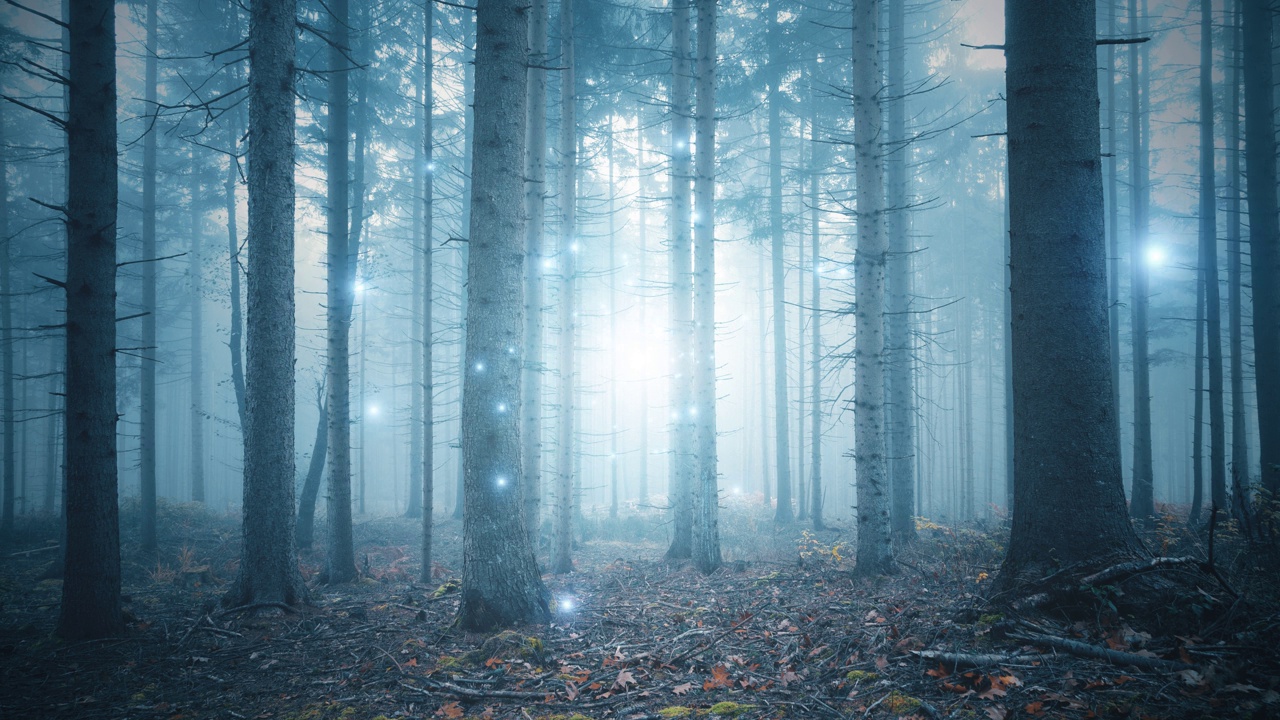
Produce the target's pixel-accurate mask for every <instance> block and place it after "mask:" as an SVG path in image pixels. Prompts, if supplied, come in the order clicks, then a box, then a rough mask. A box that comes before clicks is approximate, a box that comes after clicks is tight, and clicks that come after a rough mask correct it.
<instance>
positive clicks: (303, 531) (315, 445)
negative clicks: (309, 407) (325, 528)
mask: <svg viewBox="0 0 1280 720" xmlns="http://www.w3.org/2000/svg"><path fill="white" fill-rule="evenodd" d="M316 408H317V409H318V410H319V411H320V413H319V416H318V419H317V420H316V436H315V440H314V441H313V442H312V444H311V461H310V462H309V463H308V465H307V475H306V477H305V478H303V480H302V497H301V498H300V499H299V500H298V525H297V532H296V533H295V537H297V539H298V547H299V548H303V549H306V550H310V549H311V546H312V544H313V543H314V542H315V519H316V497H317V496H318V495H319V494H320V481H321V480H323V479H324V466H325V460H326V459H327V457H328V455H329V402H328V400H327V398H326V393H325V390H324V386H323V385H320V386H319V387H317V388H316Z"/></svg>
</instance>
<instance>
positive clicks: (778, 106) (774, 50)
mask: <svg viewBox="0 0 1280 720" xmlns="http://www.w3.org/2000/svg"><path fill="white" fill-rule="evenodd" d="M778 2H779V0H769V66H768V67H769V257H770V260H771V266H772V271H773V275H772V284H771V288H772V296H773V407H774V414H773V428H774V438H775V441H776V443H777V451H776V452H775V453H774V459H775V460H776V461H777V478H778V507H777V510H776V511H775V512H774V515H773V520H774V522H777V523H783V524H786V523H790V522H791V521H792V520H794V519H795V517H794V514H793V513H792V511H791V421H790V414H791V404H790V402H789V400H788V399H787V297H786V296H787V272H786V248H787V238H786V235H785V233H784V232H783V229H782V47H781V45H782V42H781V37H780V36H781V35H782V31H781V27H780V26H779V24H778ZM801 304H802V305H803V303H801Z"/></svg>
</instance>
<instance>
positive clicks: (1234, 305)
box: [1224, 0, 1251, 521]
mask: <svg viewBox="0 0 1280 720" xmlns="http://www.w3.org/2000/svg"><path fill="white" fill-rule="evenodd" d="M1230 7H1231V12H1230V13H1229V14H1228V17H1229V18H1231V22H1230V24H1229V25H1228V26H1227V27H1228V31H1229V32H1230V33H1231V45H1230V47H1231V50H1230V54H1229V55H1228V56H1227V85H1228V90H1227V97H1228V98H1229V99H1228V101H1227V105H1226V107H1227V108H1229V110H1228V111H1227V112H1225V113H1224V115H1225V116H1226V123H1227V258H1228V259H1227V323H1228V332H1229V333H1230V338H1231V339H1230V342H1231V507H1232V512H1233V513H1234V515H1235V517H1236V518H1237V519H1238V520H1241V521H1243V520H1245V519H1246V517H1247V515H1248V512H1249V501H1250V485H1251V481H1250V476H1249V433H1248V420H1247V415H1246V414H1245V413H1246V411H1247V409H1246V407H1245V384H1244V321H1243V320H1244V318H1243V297H1242V293H1241V284H1242V283H1241V281H1242V278H1241V275H1242V274H1243V272H1242V265H1243V263H1242V262H1241V256H1242V255H1243V254H1244V252H1245V249H1244V245H1243V243H1241V241H1240V198H1241V192H1240V181H1241V176H1240V49H1241V47H1240V46H1241V38H1240V19H1241V15H1242V13H1241V0H1234V1H1233V2H1232V3H1231V5H1230Z"/></svg>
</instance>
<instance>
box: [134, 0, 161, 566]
mask: <svg viewBox="0 0 1280 720" xmlns="http://www.w3.org/2000/svg"><path fill="white" fill-rule="evenodd" d="M157 5H158V0H147V20H146V32H147V37H146V56H147V58H146V61H145V64H144V65H145V68H144V71H143V72H144V75H145V79H144V80H143V85H144V89H143V93H144V96H145V103H146V111H147V114H148V115H152V114H153V113H154V112H155V109H156V76H157V67H156V61H157V53H158V52H159V46H158V44H157V40H156V24H157V18H156V14H157ZM153 119H154V118H153ZM156 135H157V128H156V127H155V125H154V123H152V127H151V128H150V129H149V130H148V132H147V134H146V135H144V136H143V138H142V258H141V259H142V312H143V316H142V338H141V339H142V348H143V349H142V351H141V352H139V353H138V355H139V363H140V370H141V372H140V375H141V383H140V384H141V387H140V391H139V396H140V402H141V408H140V411H139V414H138V419H139V427H138V433H139V436H140V437H139V456H140V461H139V468H138V474H139V487H140V494H141V497H140V500H139V505H140V507H139V510H140V515H141V517H140V521H141V523H140V527H139V530H140V535H141V537H140V542H141V545H142V548H141V549H142V552H143V554H144V555H150V554H153V553H155V550H156V354H157V350H158V349H157V348H156V314H157V313H158V312H159V310H160V308H159V307H157V305H156V260H155V258H156Z"/></svg>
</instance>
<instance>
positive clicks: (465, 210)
mask: <svg viewBox="0 0 1280 720" xmlns="http://www.w3.org/2000/svg"><path fill="white" fill-rule="evenodd" d="M461 24H462V45H463V53H462V57H463V65H462V95H463V123H462V125H463V127H462V222H461V226H462V229H463V232H469V231H470V228H471V212H472V197H471V188H472V180H473V178H474V177H475V170H474V168H473V167H472V166H473V165H474V162H475V134H476V112H475V95H476V83H475V76H476V72H475V68H476V65H475V58H476V16H475V15H474V14H472V11H471V10H470V9H463V10H462V20H461ZM470 258H471V243H470V242H465V243H462V249H461V251H460V253H459V257H458V261H459V263H460V264H461V268H460V270H461V273H460V275H461V278H462V285H461V287H459V288H458V323H459V325H460V326H461V328H462V337H463V338H464V340H463V347H462V348H461V349H460V351H459V352H458V377H462V378H465V377H466V376H467V350H466V347H465V345H466V341H465V338H466V336H467V322H468V320H469V316H468V314H467V309H468V301H469V298H470V297H471V286H470V285H469V284H468V283H467V282H466V278H467V277H468V276H469V273H470V272H471V271H470V269H469V268H470ZM465 393H466V383H465V382H460V383H458V416H459V417H461V416H462V410H463V408H464V407H465V405H466V398H465V397H464V394H465ZM465 456H466V450H465V448H463V444H462V423H461V421H459V423H458V476H457V486H456V487H457V489H456V492H455V495H456V498H455V501H454V505H453V518H454V519H455V520H461V519H462V518H463V516H464V515H465V514H466V502H467V493H466V467H465V466H466V457H465Z"/></svg>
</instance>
